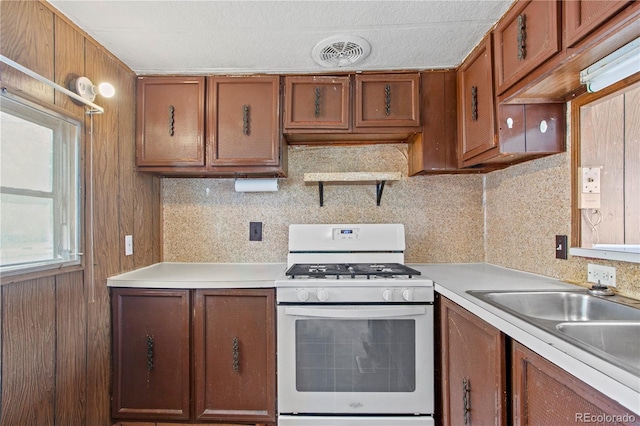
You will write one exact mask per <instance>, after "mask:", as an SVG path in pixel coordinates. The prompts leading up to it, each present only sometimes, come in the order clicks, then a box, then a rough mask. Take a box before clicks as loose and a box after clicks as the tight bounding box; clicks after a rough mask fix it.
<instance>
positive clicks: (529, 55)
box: [494, 0, 561, 95]
mask: <svg viewBox="0 0 640 426" xmlns="http://www.w3.org/2000/svg"><path fill="white" fill-rule="evenodd" d="M559 7H560V4H559V2H557V1H555V0H549V1H532V0H526V1H522V0H521V1H519V2H518V3H517V4H516V5H515V7H514V8H513V9H512V10H511V11H509V13H508V14H507V15H506V16H505V17H504V18H502V19H501V20H500V22H499V23H498V26H497V27H496V29H495V31H494V39H495V43H494V46H495V49H494V50H495V52H494V54H495V59H496V92H497V94H498V95H500V94H502V93H503V92H504V91H505V90H507V89H508V88H510V87H511V86H513V85H514V84H515V83H516V82H518V81H519V80H520V79H522V78H523V77H524V76H526V75H527V74H528V73H529V72H530V71H532V70H534V69H535V68H536V67H538V66H539V65H541V64H542V63H544V62H545V61H546V60H547V59H549V58H550V57H552V56H553V55H555V54H556V53H557V52H559V51H560V34H561V33H560V19H559V16H560V15H559V13H558V8H559Z"/></svg>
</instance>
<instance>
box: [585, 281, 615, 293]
mask: <svg viewBox="0 0 640 426" xmlns="http://www.w3.org/2000/svg"><path fill="white" fill-rule="evenodd" d="M587 293H589V294H590V295H592V296H613V295H614V293H613V291H611V289H610V288H609V287H607V286H606V285H602V284H600V280H598V283H597V284H594V285H592V286H591V288H590V289H588V290H587Z"/></svg>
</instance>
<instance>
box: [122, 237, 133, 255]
mask: <svg viewBox="0 0 640 426" xmlns="http://www.w3.org/2000/svg"><path fill="white" fill-rule="evenodd" d="M124 255H125V256H131V255H133V235H125V236H124Z"/></svg>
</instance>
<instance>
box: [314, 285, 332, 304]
mask: <svg viewBox="0 0 640 426" xmlns="http://www.w3.org/2000/svg"><path fill="white" fill-rule="evenodd" d="M316 296H317V297H318V300H319V301H321V302H326V301H327V300H328V299H329V292H328V291H327V290H325V289H324V288H321V289H320V290H318V292H317V293H316Z"/></svg>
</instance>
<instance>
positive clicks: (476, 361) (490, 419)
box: [440, 297, 507, 425]
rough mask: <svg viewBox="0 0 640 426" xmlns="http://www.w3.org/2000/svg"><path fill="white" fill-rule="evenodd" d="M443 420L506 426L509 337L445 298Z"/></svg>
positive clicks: (442, 318) (442, 306)
mask: <svg viewBox="0 0 640 426" xmlns="http://www.w3.org/2000/svg"><path fill="white" fill-rule="evenodd" d="M440 315H441V316H440V332H441V339H442V342H441V343H442V346H441V348H442V355H441V356H442V405H443V407H442V415H443V424H454V425H455V424H457V425H462V424H471V425H474V424H475V425H502V424H506V419H507V409H506V360H505V359H506V358H505V337H504V335H503V334H502V333H501V332H500V331H499V330H498V329H496V328H494V327H492V326H491V325H489V324H487V323H485V322H484V321H482V320H481V319H480V318H478V317H477V316H475V315H473V314H472V313H470V312H468V311H467V310H465V309H463V308H461V307H460V306H458V305H457V304H455V303H453V302H452V301H450V300H448V299H446V298H444V297H441V298H440Z"/></svg>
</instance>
